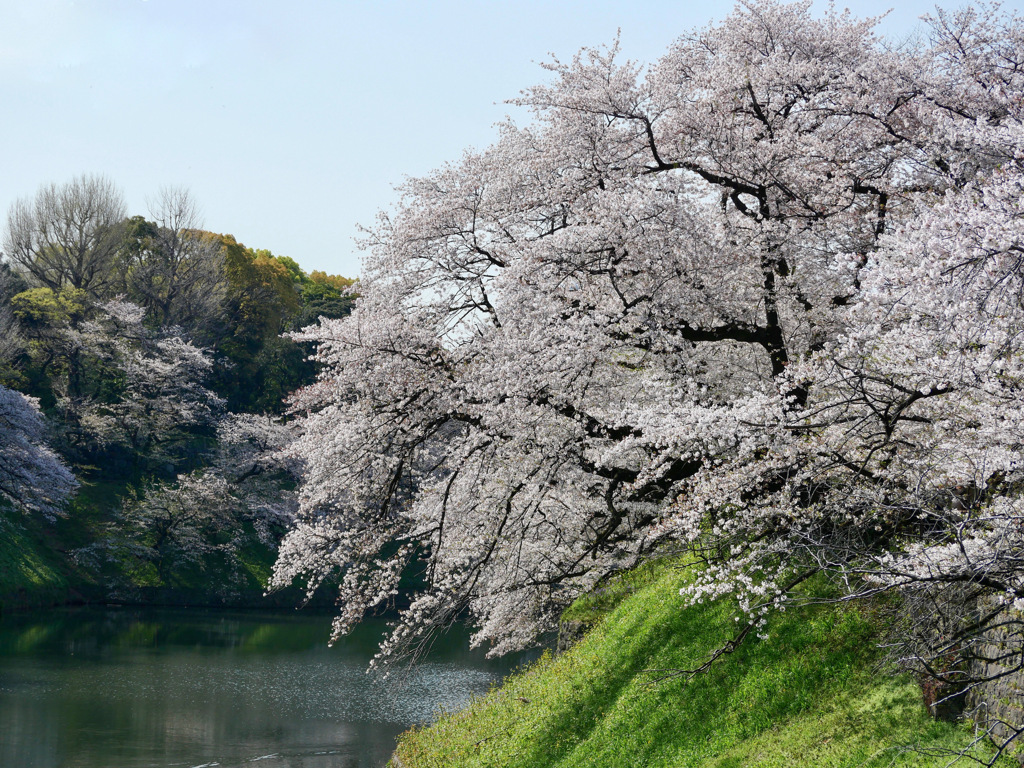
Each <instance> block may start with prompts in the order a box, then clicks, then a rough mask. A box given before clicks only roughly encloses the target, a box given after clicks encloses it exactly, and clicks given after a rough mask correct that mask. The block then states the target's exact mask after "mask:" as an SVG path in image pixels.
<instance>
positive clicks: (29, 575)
mask: <svg viewBox="0 0 1024 768" xmlns="http://www.w3.org/2000/svg"><path fill="white" fill-rule="evenodd" d="M71 595H72V590H71V588H70V584H69V582H68V578H67V573H66V569H65V568H64V567H63V565H62V563H61V561H60V559H59V558H58V557H57V554H56V553H55V552H54V551H53V549H52V548H51V546H50V545H49V543H48V542H47V541H45V539H44V537H42V536H40V535H39V532H38V531H35V530H32V529H30V528H26V527H24V526H23V525H20V524H19V523H18V522H15V521H13V520H10V519H7V518H5V517H4V516H3V515H2V514H0V612H2V611H10V610H18V609H23V608H34V607H38V606H43V605H55V604H57V603H62V602H65V601H66V600H67V599H69V598H70V596H71Z"/></svg>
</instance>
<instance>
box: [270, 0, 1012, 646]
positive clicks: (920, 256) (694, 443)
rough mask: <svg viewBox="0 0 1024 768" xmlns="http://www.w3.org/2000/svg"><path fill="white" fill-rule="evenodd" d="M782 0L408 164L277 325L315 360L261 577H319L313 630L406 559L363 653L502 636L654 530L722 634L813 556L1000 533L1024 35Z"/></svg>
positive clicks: (612, 58) (896, 572)
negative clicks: (326, 598)
mask: <svg viewBox="0 0 1024 768" xmlns="http://www.w3.org/2000/svg"><path fill="white" fill-rule="evenodd" d="M809 7H810V3H807V2H805V3H797V4H794V5H779V4H776V3H774V2H750V3H744V4H742V5H741V6H740V7H739V8H738V9H737V10H736V11H735V12H734V13H733V14H732V15H731V16H730V17H729V18H727V19H726V20H725V21H723V22H722V23H721V24H720V25H718V26H714V27H709V28H707V29H704V30H700V31H697V32H695V33H692V34H690V35H686V36H684V37H682V38H680V39H679V40H678V41H677V42H676V43H675V44H674V45H673V46H672V48H671V49H670V50H669V52H668V53H667V54H666V55H665V57H663V58H662V59H661V60H660V61H658V62H656V63H655V64H654V65H652V66H650V67H649V68H647V69H646V70H644V69H642V68H641V67H639V66H638V65H636V64H633V63H631V62H626V63H621V62H620V61H619V60H618V56H617V52H616V49H615V47H612V48H611V49H609V50H603V49H602V50H596V49H589V50H584V51H582V52H581V53H580V54H579V55H577V56H576V57H574V58H573V60H572V61H570V62H559V61H554V62H552V63H551V64H549V65H547V69H548V70H549V71H550V73H551V77H552V81H551V82H550V83H548V84H546V85H542V86H538V87H535V88H533V89H530V90H528V91H526V92H525V93H524V95H523V96H522V97H521V98H520V99H519V100H518V102H517V103H520V104H523V105H526V106H529V107H532V108H533V110H534V113H535V121H534V122H533V124H531V125H529V126H527V127H517V126H514V125H511V124H510V125H506V126H504V127H503V128H502V132H501V137H500V139H499V140H498V141H497V142H496V143H495V144H494V145H493V146H492V147H490V148H488V149H487V150H485V151H483V152H480V153H468V154H466V155H465V156H464V157H463V158H462V160H461V161H460V162H458V163H453V164H451V165H448V166H446V167H444V168H442V169H440V170H438V171H436V172H435V173H433V174H432V175H430V176H428V177H426V178H423V179H414V180H411V181H409V182H408V183H407V184H406V186H405V187H404V189H403V197H402V200H401V202H400V204H399V205H398V207H397V210H396V211H395V213H394V214H393V215H382V216H381V217H380V219H379V221H378V223H377V225H376V227H375V228H374V229H372V230H371V231H370V232H369V234H368V237H367V243H366V244H367V248H368V252H369V255H368V258H367V261H366V262H365V266H364V276H363V278H362V279H361V280H360V282H359V284H358V286H357V290H358V294H359V299H358V302H357V305H356V309H355V311H354V312H353V313H352V314H351V316H349V317H346V318H343V319H341V320H323V321H322V322H321V323H320V325H319V326H314V327H310V328H307V329H305V330H303V331H302V332H301V333H299V334H296V338H298V339H300V340H304V341H311V342H314V343H316V344H317V350H318V351H317V353H316V359H317V360H318V361H319V362H320V363H321V364H322V366H323V373H322V375H321V377H320V379H319V381H318V382H317V383H316V384H314V385H312V386H310V387H308V388H306V389H304V390H301V391H300V392H298V393H297V394H296V395H295V397H294V401H293V407H294V409H295V411H296V412H297V413H301V414H305V415H306V416H305V433H304V435H303V436H302V437H301V438H299V440H298V441H297V443H296V444H295V449H294V450H295V452H296V454H297V455H298V456H300V457H301V458H302V459H303V461H304V462H305V464H306V475H305V481H304V483H303V486H302V489H301V507H300V512H299V519H298V522H297V524H296V525H295V527H294V529H293V530H292V532H291V533H290V534H289V536H288V537H287V538H286V540H285V542H284V544H283V546H282V549H281V554H280V557H279V560H278V564H277V568H276V572H275V576H274V583H275V584H277V585H281V584H284V583H287V582H289V581H290V580H292V579H293V578H296V577H304V578H305V579H307V581H308V583H309V584H310V587H311V588H313V587H315V586H316V585H317V584H319V583H321V582H322V581H323V580H324V579H325V578H327V577H328V576H329V575H331V574H333V573H340V576H341V592H340V596H339V605H340V606H341V615H340V616H339V618H338V619H337V621H336V624H335V631H336V633H343V632H345V631H347V630H348V629H349V628H351V626H352V625H353V624H354V623H355V622H357V621H358V620H359V619H360V618H361V617H362V616H363V615H364V613H365V612H366V611H367V610H370V609H372V608H374V607H375V606H378V605H380V604H381V603H383V602H385V601H386V600H388V599H389V598H390V597H391V596H392V595H394V594H395V592H396V590H397V587H398V582H399V579H400V577H401V575H402V574H403V573H404V572H405V571H406V570H407V569H409V568H410V567H414V566H417V565H420V566H422V568H423V569H424V574H423V575H424V579H425V582H426V584H427V586H426V587H425V588H424V589H423V590H422V591H421V592H420V593H419V594H417V595H416V596H415V597H414V598H413V601H412V604H411V606H410V607H409V608H408V609H407V610H406V611H404V612H403V614H402V617H401V619H400V621H399V623H398V624H397V626H396V627H395V629H394V632H393V634H392V635H391V637H390V638H389V639H388V640H387V641H386V642H385V644H384V646H383V648H382V658H383V659H390V658H393V657H395V656H396V655H400V654H402V653H405V652H413V653H415V651H416V648H417V646H416V642H417V638H421V637H423V636H424V634H425V633H429V631H430V630H432V629H435V628H438V627H440V626H443V625H445V624H446V623H447V622H450V621H451V620H453V618H454V617H455V616H456V615H459V614H460V613H462V612H464V611H468V612H469V613H470V614H471V615H472V617H473V619H474V620H475V622H476V624H477V627H478V631H477V633H476V635H475V638H474V641H475V642H476V643H478V644H481V643H486V644H489V646H490V648H491V651H492V652H493V653H504V652H507V651H510V650H513V649H516V648H521V647H523V646H525V645H528V644H529V643H531V642H533V641H534V640H535V638H536V637H537V636H538V634H539V633H541V632H543V631H545V630H547V629H549V628H551V627H552V625H553V623H554V621H555V620H556V619H557V616H558V615H559V612H560V610H561V608H562V607H563V606H565V605H566V604H567V603H568V602H569V601H570V600H572V599H573V598H574V597H575V596H576V595H577V594H579V592H580V591H581V590H585V589H588V588H590V587H592V586H594V585H595V584H596V583H598V582H599V581H600V580H601V579H603V578H605V577H606V576H608V575H609V574H611V573H614V572H615V571H617V570H619V569H622V568H624V567H628V566H630V565H632V564H635V563H636V562H638V561H639V560H640V559H642V558H644V557H646V556H649V555H650V554H652V553H654V552H657V551H658V550H659V548H662V547H666V546H672V545H678V544H680V543H685V544H687V545H689V546H692V547H694V548H695V549H696V550H697V551H698V552H700V553H701V554H703V555H704V556H705V559H706V560H707V561H708V568H707V569H705V570H704V571H703V575H702V576H701V578H700V579H699V581H698V582H697V586H695V587H694V590H693V595H692V597H693V599H701V598H702V597H703V596H706V595H719V594H724V593H735V594H736V595H738V598H739V601H740V605H741V607H742V609H743V610H745V611H746V612H747V613H748V615H749V618H750V626H752V627H753V626H756V625H757V623H758V622H759V620H760V618H761V617H762V616H763V615H764V612H765V611H767V610H768V609H769V608H770V606H772V605H773V604H775V605H781V604H784V603H785V602H786V600H788V599H789V597H788V596H789V590H790V589H791V588H792V586H793V585H794V584H796V583H797V582H799V581H800V580H802V579H804V578H806V577H807V576H808V575H809V574H811V573H813V572H816V571H818V570H827V571H830V572H832V573H834V574H837V575H839V576H841V577H842V578H844V579H846V580H847V581H848V582H849V584H850V588H851V590H853V591H856V592H858V593H859V592H862V591H864V590H869V591H870V590H877V589H888V588H901V589H902V588H909V589H916V588H917V587H918V586H919V585H921V584H922V583H924V582H927V581H928V578H927V574H928V573H930V571H928V569H929V568H931V567H933V565H934V563H935V562H936V561H941V562H942V563H944V564H943V565H942V566H941V568H942V573H943V574H945V576H943V577H942V578H944V579H946V581H947V582H952V581H957V580H960V581H963V580H970V579H971V578H973V576H974V574H976V573H977V569H976V565H977V562H976V561H975V560H970V562H969V563H968V562H967V561H965V560H964V559H963V557H961V558H960V559H959V560H958V559H957V557H958V555H957V554H956V552H954V551H953V550H955V549H956V545H957V542H959V541H961V540H962V542H964V544H965V546H966V542H967V540H968V539H969V540H970V542H971V547H976V551H977V552H979V553H981V552H984V553H987V554H984V555H980V556H981V557H982V559H983V560H984V561H985V562H994V561H995V560H996V559H999V557H998V556H997V555H996V554H994V553H996V552H1001V553H1003V554H1004V555H1005V553H1006V552H1009V551H1012V550H1013V547H1012V546H1010V543H1009V542H1010V540H1009V539H1007V538H1006V537H1007V536H1008V535H1009V534H1008V533H1006V531H1008V530H1009V529H1011V528H1013V527H1014V526H1015V525H1018V523H1016V522H1014V521H1015V520H1017V518H1016V517H1014V514H1015V513H1013V512H1012V509H1017V507H1016V506H1015V504H1016V502H1015V501H1013V499H1014V498H1015V496H1014V494H1015V493H1016V492H1017V490H1016V489H1018V488H1019V480H1018V479H1016V478H1017V475H1016V474H1015V473H1016V472H1017V471H1018V469H1019V465H1018V464H1017V463H1015V462H1017V461H1019V455H1018V453H1017V452H1018V451H1019V447H1020V442H1021V441H1020V437H1021V434H1020V431H1019V424H1018V418H1017V416H1015V415H1014V416H1007V415H1006V410H1007V408H1006V406H1008V405H1009V404H1010V403H1012V402H1014V398H1016V401H1017V402H1019V390H1018V389H1016V387H1018V386H1019V383H1020V381H1021V379H1020V378H1019V377H1018V373H1017V372H1016V370H1017V369H1016V367H1015V366H1017V365H1018V364H1019V363H1020V358H1019V352H1018V351H1016V350H1017V347H1016V346H1013V345H1014V344H1016V343H1017V342H1016V338H1017V335H1019V332H1020V330H1021V327H1022V326H1021V324H1020V318H1019V316H1018V315H1019V310H1020V298H1019V297H1020V295H1021V294H1020V292H1019V291H1018V292H1017V293H1014V291H1015V290H1017V289H1016V287H1015V286H1016V285H1017V283H1016V280H1017V278H1016V277H1012V275H1016V274H1018V273H1019V271H1020V268H1019V258H1016V256H1015V254H1016V255H1017V256H1019V253H1020V243H1021V241H1020V239H1019V232H1018V230H1017V227H1018V226H1019V223H1015V222H1019V214H1020V210H1019V207H1015V205H1017V206H1019V196H1018V197H1017V198H1014V194H1015V192H1014V190H1015V189H1017V187H1015V185H1016V184H1017V183H1018V182H1017V180H1016V179H1018V178H1019V171H1020V168H1019V165H1020V163H1021V162H1022V154H1021V142H1020V138H1021V133H1020V119H1021V115H1020V110H1021V104H1022V87H1021V86H1022V72H1021V66H1022V64H1024V63H1022V61H1021V55H1020V51H1021V50H1024V46H1022V45H1021V41H1022V32H1021V25H1020V24H1019V23H1018V22H1017V21H1016V20H1015V19H1005V18H1002V17H999V16H998V15H997V14H995V13H994V12H990V11H987V10H986V11H982V12H974V11H968V12H964V13H962V14H959V15H944V14H940V15H939V16H938V18H937V19H936V20H934V21H933V22H932V30H933V38H932V41H931V44H930V46H928V47H921V48H919V49H906V50H896V49H892V48H891V47H887V46H885V45H883V44H882V43H881V42H880V41H879V40H878V39H877V38H875V37H874V35H873V32H872V29H873V25H874V22H873V21H871V20H867V21H859V20H855V19H853V18H851V17H849V16H848V15H846V14H839V13H836V12H834V11H830V12H829V14H828V15H827V16H825V17H824V18H821V19H817V18H814V17H812V16H811V14H810V10H809ZM1018 194H1019V193H1018ZM1014 200H1017V201H1018V202H1017V203H1016V204H1015V203H1014V202H1013V201H1014ZM1015 217H1017V218H1015ZM968 224H969V226H968ZM987 232H992V233H1001V234H994V238H995V239H992V240H989V239H986V238H987V237H988V234H986V233H987ZM1015 238H1017V239H1015ZM940 244H941V245H942V248H944V249H945V250H942V251H940V250H939V245H940ZM1015 259H1016V260H1015ZM1015 270H1016V271H1015ZM1014 297H1016V298H1014ZM1014 301H1016V302H1017V303H1016V304H1015V305H1013V302H1014ZM1010 305H1013V307H1014V308H1013V310H1012V311H1011V310H1010V309H1009V307H1010ZM967 308H970V310H971V311H970V312H968V311H967ZM996 320H998V322H996ZM1000 328H1001V329H1002V330H999V329H1000ZM1011 342H1012V343H1011ZM1000 345H1001V346H1000ZM1007 345H1009V346H1007ZM1007 355H1009V357H1007ZM1015 356H1016V357H1015ZM940 362H941V365H940V364H939V363H940ZM986 365H987V366H989V367H987V368H986V367H985V366H986ZM993 366H998V375H997V368H996V367H993ZM1004 371H1005V373H1003V372H1004ZM997 380H998V381H999V382H1001V383H997ZM968 383H969V384H970V386H968ZM1000 404H1002V406H1003V407H1002V408H1000ZM1018 410H1019V409H1018ZM997 414H1001V415H997ZM995 432H999V433H1000V436H999V437H998V438H994V437H993V433H995ZM943 436H944V437H943ZM940 438H941V439H940ZM943 439H945V440H946V442H943ZM954 459H955V460H954ZM958 488H959V489H961V490H957V489H958ZM963 489H968V490H963ZM988 489H991V490H988ZM958 494H959V495H958ZM898 499H902V501H900V500H898ZM958 499H959V501H957V500H958ZM954 502H956V503H954ZM958 505H960V506H958ZM961 506H962V507H963V509H961V508H960V507H961ZM894 507H895V511H894ZM954 510H955V511H954ZM968 512H969V514H968ZM929 515H930V516H929ZM965 517H970V520H971V523H970V525H964V526H960V527H957V522H956V521H957V520H960V519H962V518H965ZM951 526H952V529H955V531H956V532H955V533H954V532H953V530H952V529H951ZM1018 529H1019V525H1018ZM958 536H960V537H961V539H958V538H957V537H958ZM963 537H966V538H963ZM943 547H945V548H946V549H943ZM986 558H987V559H986ZM978 562H980V561H978ZM1015 563H1016V561H1014V560H1013V558H1010V559H1007V558H1006V557H1002V559H1001V560H1000V565H999V566H998V569H1002V570H999V573H1001V574H1002V575H1001V576H1000V579H999V580H998V581H997V582H993V586H992V589H994V590H995V591H996V592H999V593H1000V594H1002V595H1004V596H1006V599H1012V600H1017V599H1019V598H1020V597H1021V594H1020V592H1019V590H1020V583H1019V581H1015V580H1014V579H1015V578H1016V577H1013V578H1011V577H1010V576H1009V575H1008V574H1009V573H1010V572H1014V571H1013V569H1014V568H1015V567H1016V564H1015ZM998 569H997V570H998ZM922 574H925V575H922ZM965 574H966V575H965ZM943 583H945V582H943ZM977 583H979V584H980V583H981V582H977ZM1000 590H1001V592H1000ZM1014 590H1017V591H1014Z"/></svg>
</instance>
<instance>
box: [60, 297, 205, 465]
mask: <svg viewBox="0 0 1024 768" xmlns="http://www.w3.org/2000/svg"><path fill="white" fill-rule="evenodd" d="M97 309H98V313H97V317H96V319H95V320H92V321H88V322H83V323H82V324H81V325H80V327H79V328H77V329H73V330H72V331H70V336H71V338H72V339H73V341H74V343H75V344H76V345H77V346H78V347H79V348H80V349H81V350H82V351H84V352H85V353H86V354H88V355H89V356H91V357H92V358H94V359H96V360H97V361H99V362H100V364H102V365H103V366H106V367H107V369H108V371H109V373H108V378H109V379H110V380H111V381H110V382H109V384H110V385H111V386H109V387H108V389H112V390H114V392H113V394H112V395H110V394H107V393H104V392H99V393H92V394H90V395H88V396H86V397H82V398H78V399H76V398H74V397H73V396H71V395H70V394H69V395H68V396H66V397H64V398H63V400H62V402H61V405H62V407H63V408H64V409H65V411H67V412H70V413H74V414H75V415H76V417H77V419H76V420H77V421H78V422H79V423H80V424H81V425H82V428H83V429H84V431H85V432H86V433H87V434H88V435H89V436H90V437H91V439H93V440H96V441H97V442H99V443H101V444H104V443H118V444H121V445H124V446H127V447H128V448H130V449H131V450H132V451H133V452H134V453H135V454H138V455H140V456H145V457H149V458H154V457H156V458H160V457H165V456H169V455H170V453H172V452H170V447H171V446H173V445H174V444H175V442H179V441H181V440H182V439H184V438H185V437H186V436H187V434H186V433H185V430H188V429H189V428H194V427H197V426H203V425H209V424H212V423H214V422H215V421H216V418H215V416H216V414H217V411H218V410H219V409H220V408H221V407H222V406H223V402H222V401H221V399H220V398H218V397H217V396H216V395H215V394H214V393H213V392H212V391H211V390H209V389H207V388H206V387H205V386H204V380H205V379H206V378H207V377H208V376H209V373H210V370H211V369H212V367H213V361H212V359H211V357H210V355H209V353H208V352H207V351H206V350H204V349H202V348H200V347H197V346H195V345H193V344H192V343H191V342H189V341H187V340H185V339H184V338H182V336H181V335H180V334H181V330H180V329H178V328H165V329H162V330H160V331H151V330H150V329H148V328H147V327H146V326H145V325H144V324H143V320H144V317H145V311H144V310H143V308H142V307H140V306H138V305H136V304H132V303H130V302H126V301H109V302H106V303H104V304H102V305H100V306H98V307H97Z"/></svg>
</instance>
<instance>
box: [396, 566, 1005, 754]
mask: <svg viewBox="0 0 1024 768" xmlns="http://www.w3.org/2000/svg"><path fill="white" fill-rule="evenodd" d="M686 578H687V577H686V575H685V573H684V572H682V571H681V570H680V569H679V568H678V567H677V566H674V565H666V564H662V565H660V566H648V567H647V568H645V569H644V570H643V571H642V572H640V573H638V574H634V575H632V576H630V577H629V578H628V579H626V580H625V581H623V582H620V583H619V584H618V585H617V586H615V587H613V588H611V589H608V590H605V591H603V592H602V593H600V594H598V595H594V596H589V597H587V598H586V599H584V600H581V601H580V602H579V603H577V604H576V605H575V606H573V608H572V609H570V611H569V613H568V614H567V618H570V619H573V620H584V621H594V620H596V621H597V623H596V625H595V626H594V627H593V628H592V629H591V631H590V632H589V633H588V634H587V636H586V637H585V638H584V639H583V640H582V642H580V643H579V644H578V645H577V646H575V647H574V648H573V649H572V650H570V651H569V652H567V653H565V654H563V655H561V656H559V657H557V658H552V657H550V656H547V657H545V658H544V659H542V660H541V661H540V662H539V663H538V664H536V665H535V666H534V667H532V668H531V669H529V670H527V671H526V672H524V673H522V674H520V675H518V676H514V677H512V678H510V679H509V680H506V681H505V683H504V684H503V685H502V686H501V687H500V688H498V689H496V690H494V691H492V692H491V693H490V694H489V695H488V696H486V697H483V698H481V699H478V700H476V701H475V702H474V703H473V704H472V705H471V706H469V707H468V708H467V709H465V710H463V711H460V712H454V713H449V714H444V715H443V716H442V717H441V718H440V719H439V720H438V722H437V723H435V724H434V725H433V726H431V727H429V728H424V729H419V730H414V731H410V732H409V733H407V734H405V735H404V736H403V737H402V738H401V740H400V743H399V747H398V750H397V752H396V760H394V761H393V763H392V764H393V765H400V766H402V768H435V767H436V768H440V767H441V766H445V767H448V766H502V767H503V768H505V767H509V766H523V767H524V768H527V767H529V768H541V767H542V766H551V767H554V766H558V767H559V768H563V767H564V768H568V767H569V766H594V767H595V768H597V767H598V766H600V767H601V768H609V767H611V766H624V767H626V766H628V767H629V768H642V767H646V768H654V766H666V767H667V766H672V767H673V768H685V767H687V766H718V768H727V767H728V768H739V767H740V766H778V767H779V768H783V767H785V768H791V767H792V766H850V768H853V766H858V767H863V768H867V767H868V766H877V767H878V768H881V766H894V765H903V766H945V765H947V764H948V763H949V758H948V757H947V756H944V755H943V754H942V753H944V752H946V751H947V750H958V749H961V748H962V747H964V746H965V745H966V744H968V743H969V742H970V741H971V737H972V732H971V731H970V730H969V729H968V728H967V727H966V726H957V725H951V724H948V723H940V722H935V721H934V720H932V719H931V718H929V717H928V715H927V713H926V711H925V708H924V706H923V704H922V702H921V695H920V691H919V689H918V687H917V685H916V684H915V683H914V682H913V681H912V680H910V679H907V678H901V677H894V676H892V675H888V674H885V673H882V672H879V670H878V667H877V663H878V661H879V658H878V651H877V649H876V643H875V637H876V633H877V627H876V626H875V620H874V618H873V617H872V615H870V613H865V612H863V611H862V610H859V609H856V608H853V607H849V606H816V607H809V608H806V609H801V610H799V611H793V610H791V611H789V612H787V613H785V614H782V615H780V616H778V617H776V618H777V620H776V621H775V622H774V623H773V624H772V625H771V629H770V631H771V636H770V638H769V639H768V640H757V639H754V640H752V641H748V642H747V643H745V644H743V645H742V646H740V648H739V649H738V650H736V651H735V652H734V653H733V654H731V655H730V656H729V657H728V658H726V659H725V660H724V661H722V662H720V663H719V664H717V665H716V666H714V667H712V669H711V670H710V671H708V672H706V673H704V674H702V675H699V676H697V677H695V678H691V679H687V678H685V677H682V676H680V677H675V678H671V679H667V680H662V681H661V682H656V681H655V678H656V677H657V676H658V673H652V672H650V671H649V670H654V669H679V668H690V667H695V666H698V665H699V664H701V663H702V662H703V661H704V660H705V659H706V658H707V657H708V655H709V654H710V653H711V652H712V651H713V650H714V649H715V648H717V647H719V646H720V645H721V644H722V643H723V642H725V641H726V640H728V639H729V638H730V637H731V636H732V633H734V632H735V631H736V626H737V624H736V621H735V614H734V612H733V610H732V607H731V606H730V605H729V604H728V603H727V602H719V603H716V604H712V605H701V606H695V607H693V608H688V609H683V608H682V600H681V598H680V597H679V594H678V590H679V588H680V586H681V585H682V584H684V583H685V579H686ZM819 588H820V585H819ZM812 589H814V587H812ZM983 749H987V746H986V747H983ZM929 753H930V754H929ZM1007 765H1009V763H1007Z"/></svg>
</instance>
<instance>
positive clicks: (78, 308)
mask: <svg viewBox="0 0 1024 768" xmlns="http://www.w3.org/2000/svg"><path fill="white" fill-rule="evenodd" d="M88 306H89V299H88V296H87V295H86V293H85V291H80V290H78V289H77V288H62V289H61V290H60V291H59V292H56V293H55V292H54V291H53V290H52V289H50V288H30V289H29V290H27V291H22V292H21V293H19V294H17V295H15V296H12V297H11V307H12V308H13V309H14V315H15V317H17V318H18V320H19V321H20V322H21V326H22V328H23V329H24V330H25V331H26V332H27V333H30V334H32V335H33V336H36V337H38V336H44V335H48V334H50V333H52V332H54V331H56V330H59V329H61V328H65V327H67V326H68V325H70V324H72V323H75V322H78V321H80V320H82V319H84V318H85V316H86V313H87V310H88Z"/></svg>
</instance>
